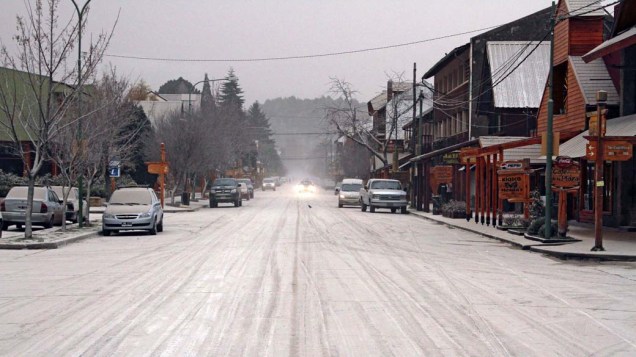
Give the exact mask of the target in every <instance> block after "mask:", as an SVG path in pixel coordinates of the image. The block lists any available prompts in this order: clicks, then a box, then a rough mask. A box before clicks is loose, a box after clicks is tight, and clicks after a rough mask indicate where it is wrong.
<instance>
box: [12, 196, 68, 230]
mask: <svg viewBox="0 0 636 357" xmlns="http://www.w3.org/2000/svg"><path fill="white" fill-rule="evenodd" d="M28 189H29V188H28V187H27V186H14V187H12V188H11V189H10V190H9V192H8V193H7V197H6V198H5V199H4V201H2V203H0V211H1V212H2V230H3V231H6V230H7V229H9V226H11V225H15V226H16V227H17V228H18V229H21V228H22V226H23V225H24V224H25V222H26V210H27V193H28ZM61 202H62V201H61V200H60V198H59V197H58V196H57V194H56V193H55V191H53V190H52V189H51V188H50V187H39V186H36V187H34V188H33V205H32V206H31V225H33V226H42V227H44V228H51V227H53V225H62V220H64V207H63V206H62V203H61Z"/></svg>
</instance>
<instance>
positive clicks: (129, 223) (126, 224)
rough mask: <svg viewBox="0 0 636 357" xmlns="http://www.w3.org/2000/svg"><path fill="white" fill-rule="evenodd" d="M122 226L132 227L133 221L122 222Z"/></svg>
mask: <svg viewBox="0 0 636 357" xmlns="http://www.w3.org/2000/svg"><path fill="white" fill-rule="evenodd" d="M121 226H122V227H132V222H123V223H122V224H121Z"/></svg>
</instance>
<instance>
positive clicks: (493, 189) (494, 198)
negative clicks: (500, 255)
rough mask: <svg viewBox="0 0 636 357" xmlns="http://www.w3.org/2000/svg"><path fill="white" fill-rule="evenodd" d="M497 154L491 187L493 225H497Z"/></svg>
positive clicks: (493, 163)
mask: <svg viewBox="0 0 636 357" xmlns="http://www.w3.org/2000/svg"><path fill="white" fill-rule="evenodd" d="M497 166H498V165H497V153H494V154H493V155H492V187H491V194H492V195H491V202H492V225H493V227H494V226H496V225H497Z"/></svg>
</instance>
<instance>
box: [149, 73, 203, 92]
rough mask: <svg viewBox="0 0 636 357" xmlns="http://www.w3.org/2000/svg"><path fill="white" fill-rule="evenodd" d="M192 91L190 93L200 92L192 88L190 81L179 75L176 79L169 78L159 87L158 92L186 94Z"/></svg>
mask: <svg viewBox="0 0 636 357" xmlns="http://www.w3.org/2000/svg"><path fill="white" fill-rule="evenodd" d="M190 91H192V94H200V93H201V92H200V91H199V90H198V89H196V88H194V86H193V85H192V83H190V81H188V80H186V79H183V77H179V78H177V79H171V80H169V81H167V82H166V83H164V84H162V85H161V87H159V91H158V92H159V94H188V93H190Z"/></svg>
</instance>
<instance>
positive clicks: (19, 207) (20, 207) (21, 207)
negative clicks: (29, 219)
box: [18, 206, 27, 210]
mask: <svg viewBox="0 0 636 357" xmlns="http://www.w3.org/2000/svg"><path fill="white" fill-rule="evenodd" d="M26 208H27V206H18V209H22V210H25V209H26Z"/></svg>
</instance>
